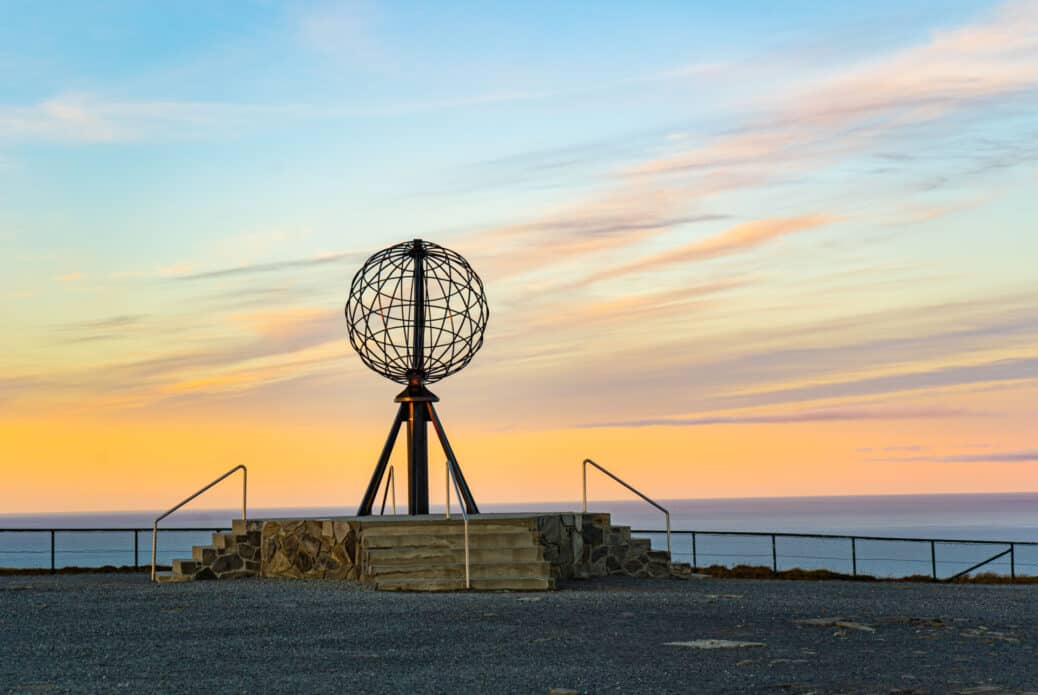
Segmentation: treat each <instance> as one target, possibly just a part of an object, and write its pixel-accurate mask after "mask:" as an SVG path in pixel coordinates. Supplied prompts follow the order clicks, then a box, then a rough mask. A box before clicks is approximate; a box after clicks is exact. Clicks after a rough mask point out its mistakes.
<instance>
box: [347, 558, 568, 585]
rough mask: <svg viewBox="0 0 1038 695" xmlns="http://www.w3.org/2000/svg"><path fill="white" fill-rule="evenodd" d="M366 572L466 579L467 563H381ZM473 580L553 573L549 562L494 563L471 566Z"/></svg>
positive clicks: (382, 577) (376, 577) (381, 578)
mask: <svg viewBox="0 0 1038 695" xmlns="http://www.w3.org/2000/svg"><path fill="white" fill-rule="evenodd" d="M366 574H367V575H368V576H369V577H371V578H373V579H374V580H375V581H376V582H381V581H384V580H388V579H464V578H465V563H464V562H457V563H449V564H432V563H414V564H410V565H379V566H374V567H368V569H367V572H366ZM469 576H470V577H471V578H472V579H500V578H502V577H504V578H516V577H532V578H541V577H548V576H551V565H549V564H548V563H547V562H518V563H517V562H493V563H483V564H478V565H475V564H474V565H471V566H470V567H469Z"/></svg>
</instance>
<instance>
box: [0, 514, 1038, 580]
mask: <svg viewBox="0 0 1038 695" xmlns="http://www.w3.org/2000/svg"><path fill="white" fill-rule="evenodd" d="M229 530H230V529H229V528H227V527H222V528H216V527H191V528H177V527H174V528H164V529H161V530H160V531H159V532H160V533H161V534H178V535H180V536H181V541H182V542H184V543H185V547H175V548H170V549H168V550H166V549H163V550H162V555H163V556H164V557H168V558H170V559H171V558H172V557H174V556H176V557H188V556H190V554H191V548H190V545H208V543H209V541H208V540H202V539H201V538H199V535H200V534H209V533H225V532H227V531H229ZM632 533H633V534H635V535H638V536H642V537H647V538H649V539H650V540H651V541H653V544H654V545H655V546H665V544H666V543H665V539H666V530H665V529H634V530H632ZM7 534H15V535H16V537H18V538H23V539H31V540H29V542H28V543H24V542H23V543H22V544H20V547H16V548H14V549H11V548H10V544H9V543H7V542H5V537H7ZM88 534H111V535H114V537H115V540H114V541H113V544H112V545H111V546H109V545H106V544H104V543H102V544H100V545H99V544H98V543H97V542H96V540H88V539H90V538H96V536H95V537H91V536H89V535H88ZM142 534H143V536H144V541H143V543H142V541H141V536H142ZM183 534H188V535H187V537H186V538H185V537H184V535H183ZM191 534H195V537H194V538H192V536H191ZM671 535H672V537H673V543H672V545H673V552H672V555H673V559H674V560H682V561H687V562H689V564H691V565H692V566H693V567H708V566H710V565H724V566H726V567H732V566H735V565H758V566H760V565H763V566H767V567H770V568H771V570H772V571H774V572H780V571H783V570H789V569H804V570H811V569H825V570H830V571H833V572H838V573H841V574H848V575H851V576H859V575H871V576H910V575H920V574H924V575H928V576H929V577H930V578H931V579H933V580H941V581H950V580H953V579H957V578H959V577H962V576H965V575H968V574H971V573H974V572H977V571H978V570H983V571H992V572H995V573H998V574H1004V575H1007V576H1008V577H1009V578H1010V581H1015V580H1016V578H1017V575H1018V574H1020V575H1026V574H1030V575H1038V542H1034V541H999V540H970V539H954V538H900V537H890V536H863V535H854V536H847V535H836V534H825V533H779V532H770V531H699V530H694V531H693V530H680V529H679V530H672V531H671ZM40 536H42V538H40ZM196 541H198V542H196ZM115 543H118V546H117V547H116V546H115ZM187 544H190V545H187ZM16 545H19V544H17V543H16ZM150 554H151V529H150V528H49V529H48V528H0V568H11V569H28V568H37V569H47V568H48V567H49V569H50V570H51V571H52V572H54V571H57V569H59V568H60V567H84V568H86V567H100V566H102V565H119V564H122V565H127V566H129V565H131V563H130V562H129V561H130V560H132V566H133V567H135V568H138V569H140V568H142V564H141V558H142V557H144V558H145V559H146V558H148V557H149V556H150ZM61 557H65V558H71V559H72V560H73V561H72V562H59V561H58V560H59V558H61ZM16 558H21V561H22V563H23V564H21V565H12V564H10V561H11V560H12V559H16ZM26 561H28V565H27V564H24V563H25V562H26ZM143 566H147V562H145V565H143ZM898 568H905V571H899V570H898Z"/></svg>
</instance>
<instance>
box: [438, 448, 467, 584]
mask: <svg viewBox="0 0 1038 695" xmlns="http://www.w3.org/2000/svg"><path fill="white" fill-rule="evenodd" d="M446 467H447V483H448V484H447V504H446V508H445V513H444V518H445V519H450V518H451V488H450V483H451V482H453V483H454V492H455V493H456V494H457V495H458V508H459V509H461V519H462V523H463V526H464V527H465V588H466V589H471V588H472V578H471V575H472V569H471V566H470V564H469V513H468V512H467V511H466V510H465V498H464V497H462V496H461V488H460V487H459V486H458V478H457V476H455V475H454V469H453V468H451V463H450V461H447V462H446Z"/></svg>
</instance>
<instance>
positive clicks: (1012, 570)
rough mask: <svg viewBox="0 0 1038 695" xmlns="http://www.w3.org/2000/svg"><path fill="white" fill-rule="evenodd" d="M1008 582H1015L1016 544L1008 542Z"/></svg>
mask: <svg viewBox="0 0 1038 695" xmlns="http://www.w3.org/2000/svg"><path fill="white" fill-rule="evenodd" d="M1009 583H1010V584H1016V544H1015V543H1010V544H1009Z"/></svg>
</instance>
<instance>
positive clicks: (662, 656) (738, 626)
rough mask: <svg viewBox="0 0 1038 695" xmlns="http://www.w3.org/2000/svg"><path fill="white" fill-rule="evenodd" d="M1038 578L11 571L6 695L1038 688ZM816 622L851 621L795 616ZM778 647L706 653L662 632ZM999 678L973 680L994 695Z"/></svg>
mask: <svg viewBox="0 0 1038 695" xmlns="http://www.w3.org/2000/svg"><path fill="white" fill-rule="evenodd" d="M1036 617H1038V586H946V585H929V584H870V583H865V582H860V583H859V582H782V581H751V580H717V579H706V580H693V581H687V582H682V581H676V580H633V579H624V578H615V579H602V580H595V581H592V582H580V583H574V584H571V585H569V586H567V587H564V588H563V590H560V591H557V592H554V593H540V594H514V593H497V594H486V593H483V594H432V595H422V594H393V593H380V592H374V591H368V590H365V589H362V588H359V587H357V586H355V585H351V584H347V583H340V582H321V581H293V580H241V581H237V582H206V583H191V584H175V585H161V586H155V585H151V584H149V583H148V581H147V579H146V578H145V577H143V576H139V575H71V576H55V577H50V576H38V577H0V691H3V692H13V693H21V692H31V693H40V692H109V691H126V692H134V693H136V692H172V691H177V692H188V691H190V692H227V693H232V692H256V693H276V692H292V693H296V692H306V693H320V692H336V693H343V692H349V693H457V692H468V693H541V694H542V695H543V694H546V693H548V692H549V690H550V689H552V688H568V689H572V690H576V691H579V692H586V693H689V692H725V693H732V692H756V691H769V692H791V693H806V692H816V693H819V692H863V693H864V692H868V693H873V692H875V693H890V692H927V693H946V692H957V691H964V692H971V689H977V688H979V687H980V686H998V687H1000V688H1005V689H1007V690H1009V691H1010V692H1013V691H1020V690H1026V689H1028V688H1031V689H1038V655H1036V653H1035V646H1036V644H1038V624H1036V622H1038V621H1036V620H1035V618H1036ZM815 618H842V619H843V620H841V621H839V622H841V623H844V624H843V625H837V624H834V623H835V622H836V621H816V622H823V623H830V624H810V623H809V624H804V623H799V622H797V621H798V620H804V619H808V620H810V619H815ZM709 639H716V640H731V641H740V642H757V643H763V645H764V646H756V647H732V648H721V649H709V650H708V649H699V648H693V647H688V646H668V645H666V644H665V643H667V642H693V641H695V640H709ZM996 691H997V690H990V691H989V690H983V691H982V690H972V692H996Z"/></svg>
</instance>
